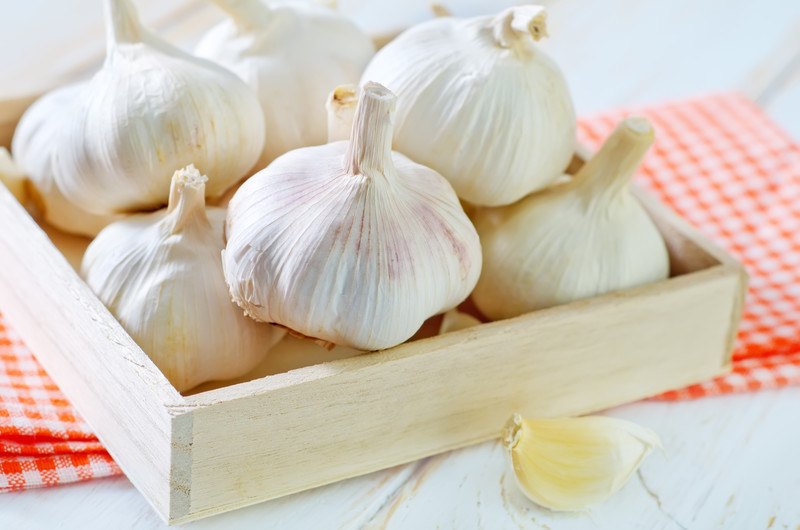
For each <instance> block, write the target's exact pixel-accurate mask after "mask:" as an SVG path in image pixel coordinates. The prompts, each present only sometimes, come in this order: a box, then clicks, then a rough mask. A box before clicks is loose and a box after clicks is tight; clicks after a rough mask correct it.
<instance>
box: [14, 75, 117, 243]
mask: <svg viewBox="0 0 800 530" xmlns="http://www.w3.org/2000/svg"><path fill="white" fill-rule="evenodd" d="M84 87H85V83H76V84H72V85H66V86H64V87H61V88H57V89H55V90H53V91H51V92H48V93H47V94H45V95H44V96H42V97H41V98H39V99H37V100H36V101H35V102H34V103H33V105H31V106H30V107H29V108H28V109H27V110H26V111H25V113H24V114H23V115H22V118H21V119H20V121H19V123H18V124H17V128H16V129H15V130H14V138H13V139H12V141H11V150H12V152H13V154H14V159H15V161H16V162H17V164H18V165H19V167H20V168H21V170H22V171H23V172H24V173H25V174H26V175H27V176H28V179H29V186H28V192H29V193H28V195H29V196H30V199H31V202H32V203H33V205H34V206H35V209H36V210H38V213H39V214H40V215H41V216H42V217H43V218H44V220H45V221H46V222H47V224H49V225H51V226H54V227H55V228H58V229H59V230H61V231H63V232H67V233H70V234H76V235H81V236H88V237H94V236H96V235H97V233H98V232H100V230H102V229H103V228H105V227H106V226H108V225H109V224H110V223H113V222H114V221H118V220H120V219H122V218H123V217H124V215H120V214H99V215H98V214H92V213H89V212H87V211H86V210H84V209H82V208H80V207H79V206H77V205H75V204H73V203H72V202H70V201H69V200H67V199H66V197H64V195H63V194H62V193H61V191H60V190H59V189H58V186H56V183H55V179H54V171H53V152H54V148H55V145H56V142H57V141H58V137H59V135H60V133H61V131H62V129H63V128H64V117H65V114H66V112H67V111H68V109H69V108H70V106H71V105H72V104H73V102H74V100H75V98H76V97H77V95H78V94H79V93H80V91H81V90H83V88H84Z"/></svg>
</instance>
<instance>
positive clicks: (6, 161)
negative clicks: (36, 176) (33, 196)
mask: <svg viewBox="0 0 800 530" xmlns="http://www.w3.org/2000/svg"><path fill="white" fill-rule="evenodd" d="M0 184H3V185H4V186H5V187H6V188H8V191H10V192H11V194H12V195H13V196H14V197H15V198H16V199H17V200H18V201H19V202H20V203H23V204H24V203H25V200H26V195H27V194H26V191H25V174H24V173H23V172H22V170H21V169H20V168H19V166H17V164H16V163H15V162H14V161H13V160H12V159H11V154H10V153H9V152H8V149H6V148H5V147H0Z"/></svg>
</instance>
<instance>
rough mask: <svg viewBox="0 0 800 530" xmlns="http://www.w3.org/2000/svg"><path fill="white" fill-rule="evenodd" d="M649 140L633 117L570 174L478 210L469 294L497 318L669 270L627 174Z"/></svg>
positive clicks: (646, 127)
mask: <svg viewBox="0 0 800 530" xmlns="http://www.w3.org/2000/svg"><path fill="white" fill-rule="evenodd" d="M652 143H653V128H652V126H651V125H650V123H649V122H648V121H647V120H645V119H644V118H628V119H626V120H625V121H623V122H622V123H621V124H620V125H619V126H618V127H617V129H616V130H615V131H614V132H613V134H612V135H611V136H610V137H609V138H608V139H607V140H606V142H605V143H604V145H603V147H602V148H601V149H600V151H599V152H598V153H597V154H596V155H595V156H594V158H592V159H591V160H590V161H589V162H588V163H587V164H585V165H584V166H583V167H582V168H581V169H580V170H579V171H578V173H577V175H575V178H574V179H572V181H570V182H567V183H566V184H560V185H558V186H554V187H553V188H551V189H549V190H547V191H544V192H541V193H538V194H534V195H531V196H530V197H527V198H525V199H523V200H522V201H520V202H518V203H516V204H513V205H511V206H507V207H504V208H501V209H494V210H493V209H485V210H479V211H477V212H476V213H475V214H473V219H474V220H475V225H476V227H477V228H478V233H479V234H480V235H481V243H482V245H483V251H484V254H483V273H482V274H481V278H480V280H479V281H478V285H477V287H476V288H475V292H474V293H473V294H472V299H473V301H474V302H475V305H477V306H478V309H480V310H481V312H482V313H483V314H484V315H486V316H487V317H489V318H491V319H501V318H509V317H513V316H516V315H520V314H522V313H526V312H529V311H533V310H535V309H541V308H545V307H550V306H554V305H558V304H564V303H567V302H571V301H573V300H579V299H582V298H589V297H592V296H597V295H599V294H602V293H607V292H610V291H616V290H619V289H626V288H629V287H634V286H637V285H642V284H646V283H650V282H655V281H658V280H661V279H664V278H666V277H667V276H668V274H669V255H668V253H667V248H666V245H665V244H664V240H663V238H662V236H661V234H660V232H659V231H658V229H657V228H656V226H655V224H654V223H653V221H652V220H651V219H650V216H649V215H648V214H647V212H646V211H645V210H644V208H643V207H642V206H641V204H639V201H638V200H637V199H636V198H635V197H634V196H633V194H632V193H631V192H630V181H631V178H632V177H633V174H634V172H635V171H636V169H637V167H638V166H639V164H640V162H641V161H642V158H644V155H645V153H646V152H647V149H648V148H649V147H650V145H651V144H652Z"/></svg>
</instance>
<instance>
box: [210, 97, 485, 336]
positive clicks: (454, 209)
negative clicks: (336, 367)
mask: <svg viewBox="0 0 800 530" xmlns="http://www.w3.org/2000/svg"><path fill="white" fill-rule="evenodd" d="M394 104H395V97H394V95H393V94H392V93H391V92H389V91H388V90H387V89H385V88H384V87H382V86H380V85H378V84H375V83H368V84H367V85H366V86H365V87H364V88H363V89H362V94H361V98H360V100H359V102H358V108H357V110H356V119H355V122H354V124H353V129H352V136H351V139H350V141H349V142H334V143H330V144H325V145H320V146H316V147H308V148H305V149H297V150H295V151H291V152H289V153H287V154H285V155H283V156H281V157H280V158H278V159H277V160H275V161H274V162H273V163H272V164H270V165H269V166H268V167H267V168H266V169H264V170H263V171H261V172H259V173H257V174H256V175H254V176H253V177H251V178H250V179H249V180H248V181H247V182H245V183H244V185H243V186H242V187H241V188H240V189H239V192H237V194H236V195H235V196H234V198H233V200H231V203H230V207H229V210H228V221H227V225H226V226H227V229H226V235H227V241H228V243H227V246H226V248H225V251H224V253H223V266H224V269H225V278H226V280H227V282H228V286H229V287H230V291H231V295H232V296H233V299H234V301H235V302H236V303H238V304H239V305H240V306H241V307H242V308H243V309H244V310H245V311H246V312H247V314H249V315H251V316H252V317H253V318H255V319H257V320H260V321H263V322H274V323H277V324H281V325H283V326H286V327H287V328H290V329H292V330H295V331H296V332H299V333H301V334H303V335H305V336H308V337H314V338H317V339H322V340H324V341H328V342H331V343H335V344H341V345H345V346H351V347H354V348H357V349H360V350H376V349H382V348H388V347H391V346H394V345H396V344H399V343H401V342H403V341H405V340H407V339H408V338H409V337H411V336H412V335H413V334H414V332H415V331H416V330H417V329H418V328H419V327H420V326H421V325H422V323H423V322H424V321H425V319H427V318H428V317H430V316H433V315H435V314H437V313H441V312H443V311H446V310H448V309H450V308H452V307H455V306H456V305H458V304H459V303H460V302H461V301H463V300H464V299H465V298H466V297H467V295H469V292H470V291H471V290H472V288H473V287H474V285H475V281H476V280H477V278H478V275H479V273H480V260H481V258H480V255H481V249H480V243H479V241H478V236H477V233H476V232H475V229H474V227H473V226H472V224H471V222H470V221H469V219H468V218H467V216H466V214H465V213H464V211H463V210H462V208H461V205H460V204H459V202H458V198H457V197H456V195H455V193H454V192H453V189H452V187H451V186H450V185H449V184H448V183H447V181H446V180H445V179H444V178H443V177H442V176H441V175H439V174H438V173H436V172H435V171H433V170H431V169H428V168H426V167H424V166H420V165H419V164H416V163H415V162H412V161H411V160H409V159H408V158H406V157H405V156H403V155H401V154H399V153H396V152H393V151H392V150H391V139H392V122H391V116H392V111H393V109H394Z"/></svg>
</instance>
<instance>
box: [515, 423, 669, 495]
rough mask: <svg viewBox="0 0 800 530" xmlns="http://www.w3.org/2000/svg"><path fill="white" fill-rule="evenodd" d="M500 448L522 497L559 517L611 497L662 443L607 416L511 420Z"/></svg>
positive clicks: (651, 434)
mask: <svg viewBox="0 0 800 530" xmlns="http://www.w3.org/2000/svg"><path fill="white" fill-rule="evenodd" d="M503 443H504V444H505V446H506V449H507V450H508V455H509V457H510V460H511V464H512V466H513V469H514V476H515V477H516V479H517V484H518V485H519V487H520V489H521V490H522V492H523V493H524V494H525V496H526V497H528V498H529V499H530V500H531V501H533V502H535V503H536V504H538V505H540V506H544V507H545V508H550V509H551V510H558V511H576V510H581V509H584V508H586V507H588V506H590V505H592V504H596V503H599V502H602V501H604V500H606V499H607V498H609V497H611V495H613V494H614V493H615V492H617V491H618V490H619V489H620V488H621V487H622V486H623V485H625V483H626V482H627V481H628V479H630V478H631V476H632V475H633V474H634V473H635V472H636V470H637V469H638V468H639V466H640V465H641V464H642V462H643V461H644V459H645V458H646V457H647V456H648V455H649V454H650V453H651V452H652V450H653V449H654V448H660V447H661V442H660V441H659V439H658V435H656V434H655V433H654V432H653V431H651V430H650V429H646V428H644V427H640V426H639V425H636V424H635V423H631V422H629V421H625V420H620V419H616V418H609V417H605V416H585V417H581V418H554V419H537V420H527V419H523V418H522V417H521V416H520V415H519V414H514V416H513V417H512V418H511V420H509V422H508V424H507V425H506V428H505V429H504V432H503Z"/></svg>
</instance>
